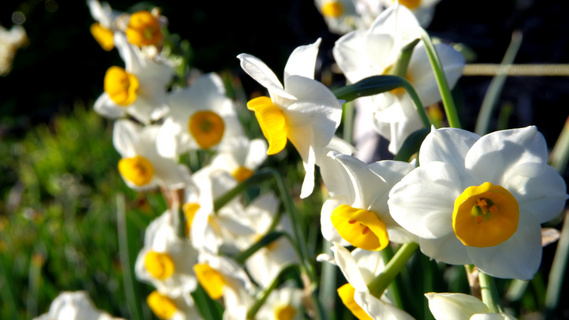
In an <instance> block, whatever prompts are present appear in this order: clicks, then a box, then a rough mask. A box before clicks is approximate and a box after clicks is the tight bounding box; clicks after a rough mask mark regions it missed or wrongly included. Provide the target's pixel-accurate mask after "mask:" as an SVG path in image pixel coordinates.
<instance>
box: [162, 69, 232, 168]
mask: <svg viewBox="0 0 569 320" xmlns="http://www.w3.org/2000/svg"><path fill="white" fill-rule="evenodd" d="M167 102H168V105H169V106H170V113H169V114H168V116H166V118H165V120H164V124H163V125H162V128H161V130H160V133H159V135H158V139H157V141H156V143H157V145H158V152H159V153H160V154H161V155H163V156H165V157H176V156H178V155H180V154H182V153H184V152H187V151H189V150H197V149H211V148H215V149H220V146H223V145H224V144H230V143H232V140H233V139H236V138H237V137H241V136H243V129H242V127H241V123H240V122H239V118H238V115H237V110H236V107H235V103H234V102H233V101H232V100H231V99H229V98H228V97H227V96H226V93H225V87H224V86H223V82H222V80H221V78H220V77H219V76H218V75H217V74H216V73H208V74H205V75H202V76H200V77H199V78H198V79H196V80H195V82H193V83H192V84H191V85H190V86H189V87H185V88H183V89H179V90H176V91H174V92H171V93H170V94H168V97H167Z"/></svg>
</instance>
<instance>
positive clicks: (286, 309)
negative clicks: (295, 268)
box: [256, 286, 303, 320]
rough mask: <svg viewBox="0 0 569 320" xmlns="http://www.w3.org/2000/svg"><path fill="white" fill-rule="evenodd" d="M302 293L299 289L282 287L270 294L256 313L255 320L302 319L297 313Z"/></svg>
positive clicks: (301, 315)
mask: <svg viewBox="0 0 569 320" xmlns="http://www.w3.org/2000/svg"><path fill="white" fill-rule="evenodd" d="M302 297H303V292H302V290H301V289H299V288H295V287H292V286H284V287H282V288H279V289H275V290H273V291H272V292H271V294H270V295H269V297H268V298H267V300H266V301H265V303H263V305H262V306H261V308H260V309H259V312H257V317H256V318H257V319H276V320H285V319H286V320H293V319H302V318H303V313H302V312H300V311H299V309H300V307H301V305H302Z"/></svg>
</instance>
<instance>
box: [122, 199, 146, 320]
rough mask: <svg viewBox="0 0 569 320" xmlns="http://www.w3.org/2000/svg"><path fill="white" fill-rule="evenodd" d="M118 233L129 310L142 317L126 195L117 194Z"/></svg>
mask: <svg viewBox="0 0 569 320" xmlns="http://www.w3.org/2000/svg"><path fill="white" fill-rule="evenodd" d="M116 201H117V229H118V230H117V233H118V242H119V257H120V261H121V266H122V270H123V272H124V274H123V285H124V288H125V295H126V301H127V307H128V311H129V313H130V315H131V318H132V319H138V320H140V319H142V306H141V305H140V298H139V296H138V292H139V290H138V289H137V288H135V279H134V273H133V272H132V268H131V265H132V264H131V259H130V252H129V248H128V230H127V223H126V209H125V201H124V196H123V195H122V194H117V199H116Z"/></svg>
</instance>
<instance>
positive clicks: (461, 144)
mask: <svg viewBox="0 0 569 320" xmlns="http://www.w3.org/2000/svg"><path fill="white" fill-rule="evenodd" d="M478 139H480V136H479V135H477V134H474V133H472V132H470V131H466V130H462V129H455V128H442V129H434V128H433V129H432V130H431V133H429V134H428V135H427V137H426V138H425V140H424V141H423V144H421V151H420V153H419V163H420V164H421V165H423V164H426V163H428V162H431V161H442V162H446V163H448V164H450V165H452V166H453V167H455V168H457V169H462V168H464V158H465V157H466V154H467V153H468V150H469V149H470V148H471V147H472V145H473V144H474V143H475V142H476V141H477V140H478ZM461 171H463V172H464V170H461Z"/></svg>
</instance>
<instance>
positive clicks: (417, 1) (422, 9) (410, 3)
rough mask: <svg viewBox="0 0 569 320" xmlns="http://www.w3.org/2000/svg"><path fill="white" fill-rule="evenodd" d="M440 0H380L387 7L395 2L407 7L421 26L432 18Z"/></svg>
mask: <svg viewBox="0 0 569 320" xmlns="http://www.w3.org/2000/svg"><path fill="white" fill-rule="evenodd" d="M439 1H440V0H381V2H382V3H383V5H384V6H386V7H387V8H389V7H391V6H393V5H394V4H395V3H397V2H399V4H401V5H403V6H405V7H407V8H408V9H409V10H411V12H413V14H414V15H415V17H417V20H418V21H419V23H420V24H421V26H423V27H427V26H428V25H429V24H430V23H431V20H432V19H433V15H434V13H435V12H434V11H435V6H436V5H437V3H439Z"/></svg>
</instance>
